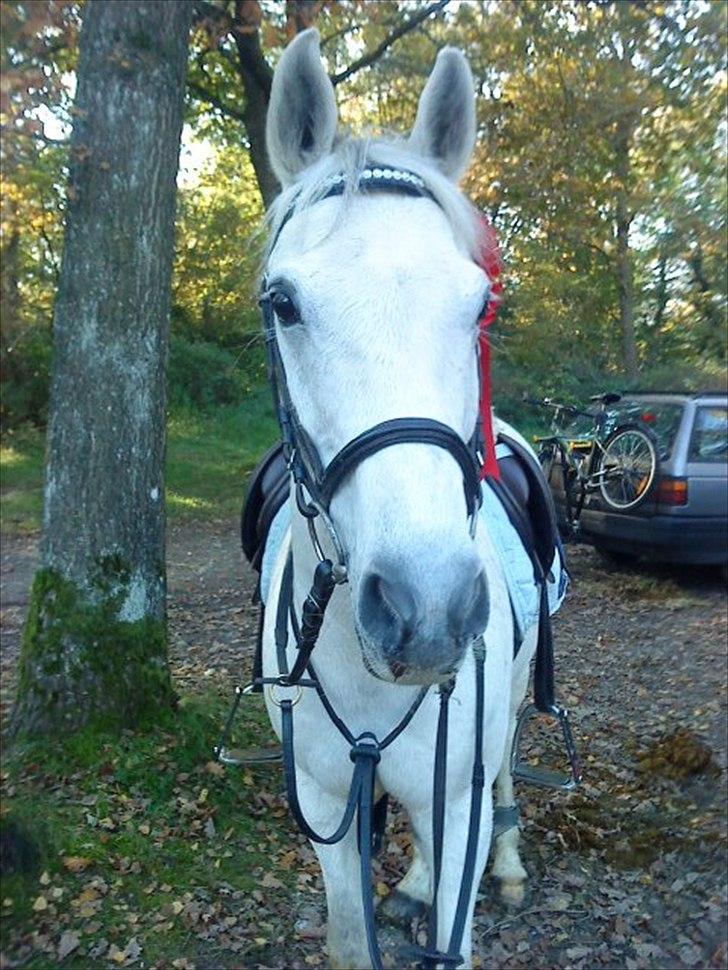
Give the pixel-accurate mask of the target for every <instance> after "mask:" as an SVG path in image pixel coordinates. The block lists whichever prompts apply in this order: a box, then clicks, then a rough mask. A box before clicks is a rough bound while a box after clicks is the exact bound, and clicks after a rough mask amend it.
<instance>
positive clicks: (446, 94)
mask: <svg viewBox="0 0 728 970" xmlns="http://www.w3.org/2000/svg"><path fill="white" fill-rule="evenodd" d="M267 136H268V150H269V154H270V159H271V163H272V165H273V168H274V171H275V172H276V174H277V176H278V178H279V180H280V181H281V183H282V185H283V192H282V194H281V196H280V197H279V199H278V200H277V201H276V203H275V205H274V207H273V211H272V215H271V220H272V235H273V238H274V239H275V245H274V246H273V247H272V248H271V249H270V250H269V253H268V261H267V266H266V279H267V280H268V281H271V280H274V281H276V285H277V287H278V289H279V290H282V291H284V292H285V295H286V301H287V302H286V303H285V313H283V312H282V313H281V315H278V316H276V318H275V321H274V322H275V327H276V335H277V340H278V344H279V347H280V354H281V357H282V360H283V364H284V367H285V372H286V375H287V382H288V388H289V390H290V396H291V400H292V401H293V402H294V403H295V407H296V410H297V413H298V416H299V418H300V421H301V423H302V425H303V426H304V427H305V429H306V432H307V434H308V436H309V437H310V439H311V440H312V441H313V442H314V443H315V445H316V447H317V450H318V452H319V454H320V456H321V458H322V460H323V462H324V464H326V463H328V462H329V461H331V459H332V458H333V456H334V455H335V454H336V453H337V452H338V451H339V450H340V449H341V448H342V446H344V445H345V444H346V443H347V442H349V441H351V440H352V439H353V438H354V437H356V436H357V435H358V434H360V433H361V432H363V431H365V430H366V429H368V428H371V427H372V426H374V425H376V424H378V423H379V422H382V421H386V420H389V419H392V418H398V417H408V416H418V417H424V418H431V419H435V420H437V421H440V422H442V423H444V424H446V425H448V426H449V427H450V428H452V429H454V430H455V431H456V432H457V433H458V434H459V435H460V436H462V438H463V440H464V441H467V440H468V438H469V437H470V435H471V433H472V429H473V425H474V421H475V416H476V413H477V409H478V400H479V384H478V376H477V367H476V340H477V321H478V319H479V316H480V310H481V308H482V306H483V303H484V301H485V299H486V298H487V294H488V280H487V278H486V277H485V275H484V273H483V272H482V270H481V269H480V268H479V267H478V266H477V265H476V263H475V262H474V258H475V256H476V254H477V251H478V219H477V214H476V213H475V211H474V210H473V209H472V207H471V206H470V205H469V203H468V202H467V201H466V200H465V198H464V197H463V195H462V194H461V193H460V192H459V190H458V188H457V180H458V179H459V177H460V176H461V175H462V174H463V172H464V170H465V168H466V166H467V164H468V162H469V159H470V155H471V152H472V150H473V147H474V141H475V108H474V96H473V82H472V77H471V73H470V69H469V67H468V65H467V62H466V60H465V58H464V57H463V55H462V54H461V53H460V52H458V51H456V50H453V49H445V50H443V51H442V52H441V53H440V54H439V56H438V58H437V62H436V65H435V68H434V70H433V72H432V75H431V77H430V78H429V80H428V82H427V85H426V87H425V89H424V92H423V94H422V98H421V100H420V104H419V108H418V113H417V119H416V123H415V126H414V129H413V131H412V133H411V135H410V136H409V138H408V139H406V140H403V141H401V142H384V141H373V140H372V141H369V140H356V139H351V138H347V137H343V138H340V139H339V138H337V109H336V104H335V98H334V91H333V88H332V86H331V84H330V82H329V79H328V77H327V76H326V73H325V72H324V69H323V65H322V63H321V59H320V56H319V50H318V35H317V33H316V32H315V31H306V32H304V33H302V34H300V35H299V36H298V37H297V38H296V39H295V40H294V41H293V43H292V44H291V45H290V46H289V47H288V48H287V50H286V52H285V53H284V55H283V57H282V59H281V62H280V64H279V66H278V69H277V71H276V74H275V78H274V81H273V89H272V94H271V103H270V108H269V113H268V131H267ZM365 165H369V166H386V167H390V168H391V169H393V170H400V171H401V170H406V171H408V172H411V173H414V174H415V175H416V176H418V177H419V178H420V179H422V181H423V182H424V184H425V186H426V187H427V190H428V192H429V195H430V196H431V197H418V198H414V197H409V196H407V195H403V194H397V193H389V192H368V193H364V192H358V191H357V190H356V183H357V178H358V175H359V174H360V173H361V171H362V169H363V168H364V166H365ZM342 174H343V175H344V176H345V177H346V179H347V184H348V185H349V186H350V188H349V190H347V192H346V193H345V194H344V195H343V196H340V197H329V198H325V199H322V198H321V195H322V189H323V188H324V187H325V186H326V185H328V184H330V181H331V179H332V178H333V177H335V176H337V175H342ZM330 514H331V520H332V521H333V523H334V525H335V528H336V531H337V533H338V536H339V538H340V539H341V543H342V545H343V547H344V549H345V552H346V558H347V567H348V585H345V586H337V587H336V589H335V591H334V594H333V597H332V600H331V603H330V605H329V608H328V610H327V612H326V617H325V622H324V624H323V629H322V632H321V636H320V639H319V641H318V644H317V646H316V649H315V653H314V660H315V664H316V670H317V672H318V674H319V676H320V678H321V681H322V683H323V685H324V687H325V690H326V692H327V694H328V696H329V698H330V700H331V702H332V703H333V705H334V706H335V708H336V710H337V711H338V712H339V713H340V714H341V715H342V717H344V718H345V720H346V722H347V724H348V725H349V727H350V728H351V730H352V732H353V733H354V734H359V733H361V732H364V731H370V732H373V733H374V734H375V735H376V736H377V737H378V738H382V737H383V736H384V735H386V734H387V732H388V731H390V730H391V728H392V727H393V726H394V725H395V724H396V723H397V722H398V721H399V719H400V718H401V717H402V716H403V714H404V713H405V711H406V710H407V709H408V707H409V706H410V704H411V703H412V701H413V698H414V697H415V695H416V693H417V691H418V689H419V687H418V685H423V684H436V683H438V682H441V681H443V680H445V679H447V678H448V677H449V676H451V674H452V673H453V672H455V671H458V670H459V673H458V677H457V681H456V686H455V690H454V693H453V695H452V700H451V707H450V711H451V714H450V719H451V727H450V731H451V733H450V742H449V752H448V761H447V802H446V806H447V808H446V820H445V831H444V847H443V857H442V858H443V862H442V873H441V880H440V885H439V892H438V909H437V918H438V930H437V936H438V940H437V946H438V948H439V949H441V950H442V949H446V948H447V945H448V938H449V933H450V930H451V927H452V923H453V915H454V911H455V908H456V900H457V895H458V891H459V888H460V878H461V872H462V868H463V860H464V854H465V842H466V833H467V828H468V814H469V807H470V792H471V769H472V750H473V741H472V739H473V735H474V718H475V700H474V693H475V692H474V676H473V665H474V660H473V656H472V653H471V651H470V650H469V649H467V648H468V645H469V643H471V642H472V638H473V637H474V636H477V635H479V634H481V633H482V634H483V635H484V640H485V645H486V649H487V659H486V665H485V718H484V738H485V740H484V763H485V772H486V786H485V793H484V802H483V813H482V822H481V827H480V835H479V842H478V851H477V863H476V871H475V880H474V883H473V889H472V893H471V899H470V904H469V909H468V918H467V923H466V929H465V934H464V938H463V944H462V956H463V958H464V960H465V963H466V965H470V960H471V946H472V944H471V935H472V914H473V907H474V901H475V893H476V890H477V887H478V882H479V880H480V878H481V876H482V873H483V870H484V868H485V865H486V861H487V858H488V851H489V846H490V842H491V834H492V828H493V799H492V786H493V783H494V782H496V780H497V801H498V803H499V804H502V805H510V804H511V803H512V801H513V792H512V784H511V778H510V772H509V767H508V757H507V756H508V753H509V751H510V744H511V740H512V736H513V730H514V724H515V713H516V710H517V708H518V706H519V704H520V702H521V700H522V699H523V696H524V693H525V690H526V685H527V681H528V671H529V661H530V659H531V656H532V654H533V650H534V647H535V642H536V632H535V631H533V632H532V634H530V635H529V637H528V640H527V642H526V643H525V644H524V645H523V648H522V649H521V651H520V653H519V656H518V659H517V661H516V666H514V662H513V636H514V632H513V628H512V617H511V610H510V606H509V600H508V593H507V590H506V585H505V582H504V578H503V574H502V571H501V564H500V562H499V559H498V557H497V555H496V551H495V549H494V546H493V544H492V542H491V539H490V537H489V535H488V529H487V527H486V526H487V523H486V524H485V525H484V524H483V523H481V525H480V527H479V528H478V530H477V532H476V535H475V538H472V537H471V535H470V533H469V529H468V521H467V516H466V509H465V502H464V498H463V485H462V475H461V471H460V469H459V468H458V465H457V462H456V461H454V460H453V457H452V456H451V455H450V454H448V452H447V451H446V450H444V449H442V448H436V447H431V446H428V445H426V444H420V443H406V444H399V445H397V446H395V447H390V448H387V449H385V450H381V451H378V452H377V453H376V454H374V455H372V456H371V457H369V458H368V459H367V460H366V461H363V462H362V463H361V464H359V465H358V466H357V467H356V469H355V470H354V472H353V473H352V474H351V475H350V476H348V478H346V480H345V481H344V482H343V483H342V484H341V487H340V488H339V489H338V490H337V492H336V494H335V495H334V497H333V500H332V502H331V507H330ZM326 542H327V540H324V543H325V544H326ZM327 548H329V547H328V546H327ZM289 549H291V550H292V554H293V563H294V576H295V580H294V602H295V604H296V605H297V606H298V607H299V608H300V605H301V604H302V602H303V600H304V599H305V597H306V594H307V592H308V590H309V586H310V582H311V577H312V575H313V571H314V569H315V567H316V565H317V561H318V560H317V556H316V554H315V552H314V549H313V546H312V544H311V541H310V538H309V533H308V529H307V524H306V521H305V520H304V518H303V517H302V516H301V515H300V514H299V512H298V511H297V510H296V507H295V503H294V506H293V512H292V526H291V531H290V535H289V537H287V539H286V541H285V542H284V543H283V548H282V549H281V552H280V556H279V559H278V562H277V566H276V568H275V571H274V574H273V581H272V585H271V594H270V598H269V602H268V604H267V609H266V625H265V629H264V640H263V644H264V645H263V669H264V675H265V676H267V677H275V676H276V675H277V674H278V673H279V670H278V664H277V658H276V647H275V643H274V629H273V628H274V624H275V618H276V605H277V597H278V591H279V589H280V584H281V579H282V574H283V569H284V564H285V560H286V557H287V554H288V552H289ZM332 555H333V553H332ZM288 649H289V657H288V662H289V664H290V665H292V664H293V662H294V659H295V645H294V642H293V638H292V637H289V648H288ZM281 693H282V695H283V696H288V695H287V694H286V691H282V692H281ZM290 693H292V692H289V695H290ZM268 711H269V715H270V718H271V721H272V723H273V726H274V728H275V729H276V730H277V731H278V732H279V734H280V710H279V708H278V707H277V706H276V705H275V704H274V703H272V702H271V700H270V698H268ZM437 716H438V699H437V691H436V689H434V688H433V689H432V690H431V691H430V692H429V693H428V694H427V696H426V697H425V700H424V702H423V704H422V706H421V707H420V709H419V710H418V712H417V713H416V715H415V716H414V718H413V719H412V721H411V723H410V724H409V726H408V727H407V729H406V731H404V733H403V734H402V735H401V736H400V737H399V738H398V739H397V740H396V741H395V742H394V743H393V744H392V745H391V747H389V748H387V749H386V750H385V751H383V752H382V757H381V761H380V763H379V764H378V766H377V769H376V781H377V792H378V793H379V792H381V791H386V792H389V793H391V794H392V795H393V796H394V797H395V798H396V799H397V800H398V801H399V802H400V803H401V804H402V805H403V806H404V807H405V808H406V810H407V812H408V813H409V817H410V819H411V823H412V826H413V830H414V839H415V843H416V848H415V854H414V859H413V862H412V865H411V868H410V870H409V871H408V873H407V875H406V876H405V878H404V879H403V881H402V882H401V884H400V886H399V890H400V892H401V893H402V894H403V896H399V897H398V898H399V899H400V900H401V899H403V898H406V899H410V900H413V901H420V902H424V903H427V904H429V903H430V902H431V900H432V890H433V877H432V871H433V859H432V855H433V851H432V831H431V814H432V798H433V793H432V787H433V750H434V739H435V732H436V724H437ZM295 725H296V733H295V757H296V765H297V771H298V784H299V795H300V802H301V805H302V808H303V811H304V813H305V814H306V816H307V817H308V819H309V821H310V822H311V824H312V825H313V826H314V828H316V829H317V830H318V831H323V832H329V831H331V830H332V828H334V827H335V826H336V825H337V824H338V822H339V820H340V818H341V816H342V812H343V807H344V801H345V799H346V796H347V793H348V790H349V783H350V779H351V773H352V765H351V762H350V760H349V746H348V745H347V744H346V742H345V741H344V739H343V738H342V737H341V735H340V734H339V733H338V732H337V730H336V729H335V728H334V726H333V725H332V723H331V721H330V719H329V717H328V716H327V714H326V713H325V711H324V708H323V707H322V704H321V702H320V701H319V699H318V697H317V696H316V694H315V692H314V691H312V690H308V691H304V692H303V696H302V698H301V700H300V703H298V704H297V706H296V708H295ZM517 839H518V830H517V828H514V829H512V830H511V831H510V832H507V833H506V834H504V835H503V836H502V837H501V838H500V840H499V843H498V845H497V846H496V857H495V864H494V870H493V871H494V873H495V875H496V876H498V877H499V878H500V879H501V881H502V886H503V888H504V891H505V893H506V894H507V896H508V897H509V898H510V899H512V900H516V901H517V900H518V899H519V898H521V897H522V894H523V884H524V880H525V878H526V872H525V870H524V869H523V866H522V865H521V862H520V860H519V858H518V851H517ZM315 849H316V852H317V855H318V858H319V861H320V863H321V867H322V870H323V875H324V881H325V885H326V898H327V904H328V954H329V958H330V961H331V963H332V965H333V966H336V967H366V966H370V959H369V956H368V952H367V944H366V939H365V934H364V925H363V910H362V899H361V892H360V885H359V868H358V867H359V862H358V851H357V838H356V831H355V826H352V829H351V830H350V831H349V833H348V835H347V836H346V837H345V838H344V839H343V840H342V841H341V842H339V843H338V844H336V845H330V846H327V845H315Z"/></svg>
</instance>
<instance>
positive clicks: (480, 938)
mask: <svg viewBox="0 0 728 970" xmlns="http://www.w3.org/2000/svg"><path fill="white" fill-rule="evenodd" d="M35 556H36V539H35V538H34V537H33V536H32V535H15V536H8V537H6V538H5V541H4V543H3V548H2V581H3V601H2V614H1V618H2V625H1V628H0V630H1V632H2V674H3V677H2V696H1V697H0V700H1V702H2V707H3V709H4V712H5V713H6V714H7V712H8V709H9V704H10V700H11V697H12V691H13V681H14V676H15V668H16V662H17V653H18V646H19V640H20V633H21V629H22V623H23V617H24V613H25V608H26V604H27V596H28V587H29V583H30V580H31V577H32V570H33V566H34V562H35ZM570 562H571V568H572V572H573V584H572V588H571V591H570V594H569V596H568V597H567V600H566V603H565V604H564V606H563V608H562V610H561V611H560V613H559V615H558V617H557V619H556V629H555V636H556V646H557V682H558V685H559V695H560V698H561V699H562V701H563V702H564V703H566V704H567V705H568V706H569V707H570V708H571V709H572V711H573V716H574V729H575V733H576V735H577V739H578V743H579V747H580V753H581V757H582V761H583V764H584V775H585V777H584V783H583V785H582V786H581V788H580V789H579V790H578V791H577V792H575V793H572V794H570V795H562V794H558V793H554V792H548V791H542V790H538V789H533V788H527V787H526V786H519V790H518V797H519V799H520V801H521V807H522V814H523V834H522V841H521V846H522V856H523V859H524V863H525V865H526V868H527V869H528V871H529V875H530V881H529V888H528V892H527V896H526V900H525V902H524V904H523V906H522V907H520V908H519V909H515V910H514V909H508V908H506V907H505V906H504V905H503V904H502V903H501V902H500V901H499V900H498V897H497V893H496V891H495V887H494V885H493V881H492V880H491V879H490V877H488V876H486V877H485V878H484V880H483V884H482V886H481V894H480V897H479V902H478V906H477V911H476V925H475V934H474V940H475V943H476V960H475V963H476V965H477V966H482V967H503V968H517V967H574V968H578V967H589V968H592V967H626V968H642V967H644V968H651V967H654V968H657V967H659V968H665V967H716V968H718V967H724V966H725V965H726V960H727V951H726V922H725V919H726V841H725V839H726V832H725V828H726V770H725V769H726V729H725V725H726V710H725V700H726V698H725V683H726V653H725V643H726V632H727V631H726V601H725V590H724V586H723V584H722V583H721V581H720V579H719V576H718V575H717V573H714V572H713V571H712V570H708V569H697V568H694V567H688V568H682V569H677V568H665V567H648V566H639V567H634V568H631V569H629V570H620V571H615V570H611V569H607V568H606V567H605V565H604V564H603V562H602V561H601V560H600V558H599V557H598V556H597V555H596V553H595V552H594V551H593V550H591V549H589V548H588V547H586V546H578V547H574V548H572V549H571V550H570ZM168 569H169V585H170V621H171V632H172V664H173V673H174V678H175V682H176V689H177V692H178V693H179V695H180V698H181V703H180V708H179V711H178V713H177V714H176V715H175V717H174V718H172V719H169V718H167V719H165V718H164V717H163V716H162V715H161V714H160V724H159V727H158V729H157V731H156V732H152V733H151V734H148V735H145V736H135V735H131V734H129V735H126V736H125V737H123V738H122V739H121V741H118V740H115V739H111V738H103V737H102V738H99V737H85V738H84V737H82V738H80V739H77V740H75V741H73V742H67V743H66V744H65V745H61V746H59V745H52V744H49V745H47V746H46V747H45V748H41V747H39V746H38V745H35V746H29V747H26V748H21V749H17V750H15V751H13V750H10V751H8V752H6V758H5V763H4V766H3V775H2V789H3V791H2V794H3V833H4V835H3V842H4V849H6V850H7V852H6V856H7V858H6V860H5V862H4V865H6V866H7V867H8V868H9V870H10V875H9V876H7V878H5V879H4V880H3V888H2V893H1V895H2V911H3V922H4V924H5V928H4V931H3V937H2V949H3V956H2V967H5V968H10V967H50V966H57V965H59V964H60V963H62V964H63V966H64V967H66V966H69V967H79V968H80V967H83V968H87V967H106V966H112V967H113V966H117V967H118V966H139V967H142V966H145V967H153V966H157V967H174V968H176V970H190V968H200V970H202V968H210V970H212V968H215V967H250V968H253V967H262V968H287V967H302V968H305V967H317V966H325V964H326V956H325V950H324V947H325V940H324V933H325V930H324V925H325V913H324V895H323V886H322V882H321V878H320V875H319V871H318V867H317V864H316V862H315V858H314V855H313V852H312V850H311V849H310V847H309V845H308V843H307V842H306V841H305V840H304V839H303V838H302V837H301V836H300V835H299V834H298V833H297V832H296V830H295V828H294V825H293V822H292V821H291V820H290V819H289V817H288V815H287V810H286V805H285V799H284V797H283V780H282V776H281V774H280V769H279V768H267V769H260V770H255V771H247V770H246V771H240V770H237V769H223V768H222V766H220V765H218V764H216V763H215V762H213V761H212V760H211V747H212V744H213V743H214V741H215V729H216V727H217V724H218V723H219V719H220V718H221V717H222V714H223V712H224V710H225V705H226V703H227V702H228V701H229V698H230V693H231V688H232V685H233V684H235V683H239V682H245V680H246V678H247V677H248V675H249V672H250V666H251V659H252V651H253V644H254V639H255V629H256V624H257V616H256V611H255V610H254V608H253V607H252V606H251V605H250V593H251V589H252V586H253V576H252V574H251V573H250V571H249V570H248V569H247V567H245V566H243V565H242V564H241V561H240V556H239V548H238V539H237V525H236V523H235V522H234V521H229V520H226V521H217V522H204V523H203V522H184V521H182V522H176V523H174V524H173V526H172V528H171V530H170V538H169V551H168ZM243 723H244V725H245V727H244V729H243V733H242V736H241V737H240V738H239V739H238V740H239V741H241V742H242V743H251V742H252V743H258V744H266V743H269V742H270V740H271V737H270V732H269V729H268V728H267V726H266V720H265V715H264V713H263V710H262V703H261V701H260V700H259V699H257V698H251V699H250V700H249V701H248V708H247V709H246V710H245V712H244V716H243ZM8 832H10V836H9V837H7V838H6V835H7V833H8ZM408 852H409V838H408V836H407V832H406V825H405V821H404V819H403V817H402V813H400V812H395V813H393V814H392V815H391V817H390V821H389V828H388V837H387V839H386V840H385V850H384V853H383V855H382V856H381V857H380V858H379V859H378V860H377V862H376V872H375V885H376V887H377V892H378V894H379V895H380V896H384V895H386V894H387V892H388V891H390V890H391V888H392V887H393V886H394V884H395V882H396V879H397V877H398V876H399V875H401V874H402V872H403V870H404V867H405V864H406V860H407V857H408ZM402 940H403V937H402V936H401V935H399V934H397V933H396V932H394V931H392V930H389V931H387V932H386V933H385V934H384V942H385V951H386V953H387V956H386V958H385V959H386V963H387V965H388V966H396V965H402V964H401V960H400V961H398V958H397V955H396V954H397V951H396V947H397V945H398V944H399V943H401V942H402Z"/></svg>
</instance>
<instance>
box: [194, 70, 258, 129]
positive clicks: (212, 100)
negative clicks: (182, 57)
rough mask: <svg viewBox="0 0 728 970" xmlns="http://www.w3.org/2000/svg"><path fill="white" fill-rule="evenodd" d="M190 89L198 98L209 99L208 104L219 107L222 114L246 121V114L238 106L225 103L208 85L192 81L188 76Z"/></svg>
mask: <svg viewBox="0 0 728 970" xmlns="http://www.w3.org/2000/svg"><path fill="white" fill-rule="evenodd" d="M187 87H188V89H189V90H190V91H191V92H192V93H193V94H195V95H197V97H198V98H201V99H202V100H203V101H207V103H208V104H210V105H212V107H213V108H217V110H218V111H220V112H221V113H222V114H224V115H226V116H227V117H228V118H234V119H235V120H236V121H243V122H244V121H245V115H244V114H243V112H242V111H240V110H239V109H238V108H233V107H231V106H230V105H227V104H225V102H224V101H223V100H222V99H221V98H219V97H218V96H217V95H216V94H214V93H213V92H212V91H208V90H207V88H206V87H204V85H202V84H198V83H197V81H192V80H190V79H189V78H188V80H187Z"/></svg>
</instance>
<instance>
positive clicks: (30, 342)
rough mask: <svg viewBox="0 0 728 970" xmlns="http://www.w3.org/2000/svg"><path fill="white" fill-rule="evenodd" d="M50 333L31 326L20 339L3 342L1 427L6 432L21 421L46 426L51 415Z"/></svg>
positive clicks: (1, 358)
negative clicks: (49, 413) (49, 402)
mask: <svg viewBox="0 0 728 970" xmlns="http://www.w3.org/2000/svg"><path fill="white" fill-rule="evenodd" d="M51 345H52V340H51V332H50V329H49V328H47V327H40V326H33V327H28V328H27V329H26V330H25V331H24V332H22V333H20V334H18V335H17V339H7V337H6V339H5V340H4V341H3V345H2V350H1V351H0V367H1V369H2V385H1V387H2V393H1V394H0V426H2V429H3V430H4V431H5V430H7V429H8V428H13V427H17V426H18V425H20V424H28V423H29V424H32V425H35V426H36V427H44V426H45V423H46V421H47V418H48V399H49V396H50V373H51Z"/></svg>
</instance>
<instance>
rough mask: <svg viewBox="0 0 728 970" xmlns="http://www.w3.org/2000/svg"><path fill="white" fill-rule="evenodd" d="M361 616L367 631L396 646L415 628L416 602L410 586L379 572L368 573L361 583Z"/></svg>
mask: <svg viewBox="0 0 728 970" xmlns="http://www.w3.org/2000/svg"><path fill="white" fill-rule="evenodd" d="M359 618H360V621H361V623H362V626H363V627H364V629H365V630H366V631H367V633H368V634H369V635H370V636H372V637H375V638H376V639H378V640H380V641H381V642H382V643H384V644H386V645H387V646H389V647H391V648H393V649H394V648H397V647H399V646H400V645H401V644H402V643H404V642H405V641H406V640H407V639H409V637H411V636H412V633H413V632H414V628H415V623H416V620H417V604H416V602H415V597H414V595H413V593H412V591H411V590H410V589H409V587H408V586H407V585H406V584H405V583H403V582H401V581H400V580H398V579H396V578H394V577H393V576H391V575H390V576H388V577H387V578H386V579H385V577H384V576H382V575H381V574H380V573H375V572H372V573H369V574H368V576H367V577H366V578H365V579H364V581H363V583H362V591H361V595H360V599H359Z"/></svg>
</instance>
